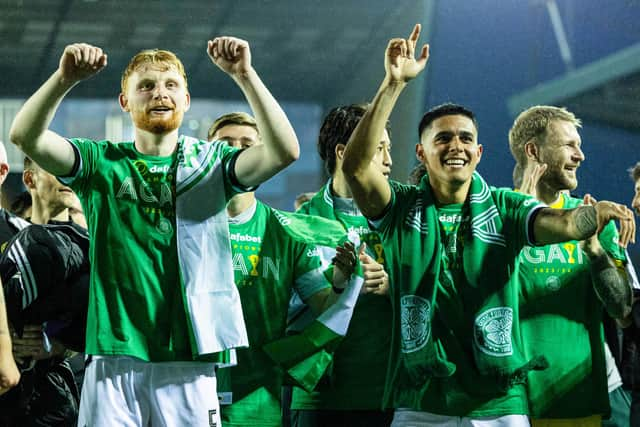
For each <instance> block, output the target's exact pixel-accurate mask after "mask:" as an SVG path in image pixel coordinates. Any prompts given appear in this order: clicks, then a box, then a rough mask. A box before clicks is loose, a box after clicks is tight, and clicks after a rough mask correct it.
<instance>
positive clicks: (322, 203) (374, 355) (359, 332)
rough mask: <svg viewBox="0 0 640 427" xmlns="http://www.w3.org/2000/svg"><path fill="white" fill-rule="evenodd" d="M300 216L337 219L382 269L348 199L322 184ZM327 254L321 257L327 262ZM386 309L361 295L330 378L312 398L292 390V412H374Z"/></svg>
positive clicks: (372, 235)
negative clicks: (358, 239) (360, 242)
mask: <svg viewBox="0 0 640 427" xmlns="http://www.w3.org/2000/svg"><path fill="white" fill-rule="evenodd" d="M298 212H300V213H307V214H311V215H318V216H323V217H325V218H329V219H337V220H338V221H340V222H341V223H342V224H343V225H344V227H345V229H346V230H347V231H349V232H353V231H355V232H357V233H358V235H359V236H360V238H361V241H363V242H366V243H367V247H368V250H369V255H370V256H371V257H372V258H373V259H375V260H376V261H377V262H378V263H380V264H382V265H383V266H384V267H385V270H386V258H385V255H384V251H383V249H382V242H381V240H380V237H379V236H378V234H377V233H376V232H373V231H372V230H370V228H369V224H368V222H367V219H366V218H365V217H364V216H362V214H361V213H360V211H359V210H358V209H357V207H356V206H355V202H354V201H353V200H352V199H341V198H338V197H334V196H333V195H332V193H331V182H329V183H328V184H327V185H325V186H324V187H323V188H322V189H321V190H320V191H319V192H318V193H317V194H316V195H315V196H314V197H313V199H312V200H310V201H309V202H307V203H305V204H304V205H303V206H301V207H300V209H299V210H298ZM332 256H333V254H326V255H325V259H326V260H330V259H331V257H332ZM390 333H391V304H390V302H389V299H388V298H387V297H384V296H380V295H372V294H362V295H360V296H359V297H358V302H357V303H356V307H355V310H354V313H353V317H352V319H351V323H350V324H349V330H348V332H347V335H346V336H345V338H344V340H343V341H342V342H341V343H340V346H339V347H338V349H337V350H336V351H335V353H334V354H333V364H332V367H331V368H330V369H331V371H330V374H329V375H328V376H326V377H325V378H324V379H323V381H322V382H321V383H320V384H319V385H318V387H317V388H316V390H315V391H314V392H312V393H307V392H305V391H303V390H302V389H299V388H294V391H293V399H292V404H291V407H292V409H301V410H305V409H335V410H376V409H380V408H381V407H382V395H383V393H384V384H385V374H386V370H387V364H388V361H389V356H388V355H389V346H390V344H391V334H390Z"/></svg>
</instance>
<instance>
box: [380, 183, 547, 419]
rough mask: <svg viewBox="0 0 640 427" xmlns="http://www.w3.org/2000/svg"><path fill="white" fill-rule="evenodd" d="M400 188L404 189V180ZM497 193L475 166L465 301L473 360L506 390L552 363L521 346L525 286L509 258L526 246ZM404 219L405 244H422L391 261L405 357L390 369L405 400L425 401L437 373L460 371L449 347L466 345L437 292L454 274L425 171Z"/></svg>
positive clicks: (465, 232) (465, 234)
mask: <svg viewBox="0 0 640 427" xmlns="http://www.w3.org/2000/svg"><path fill="white" fill-rule="evenodd" d="M404 188H408V187H406V186H405V187H404ZM396 191H403V190H402V187H399V186H398V187H397V190H396ZM492 195H493V194H492V191H491V189H490V188H489V186H488V185H487V183H486V182H485V181H484V180H483V179H482V177H481V176H480V175H479V174H478V173H476V172H474V174H473V178H472V181H471V186H470V189H469V195H468V197H467V201H466V203H465V206H464V210H465V212H468V214H469V216H470V219H469V221H468V222H467V223H463V224H461V227H460V230H459V231H458V233H459V234H458V236H459V238H462V239H464V240H463V241H464V249H463V270H464V275H465V276H466V279H467V282H468V286H469V287H470V288H471V289H465V290H464V292H465V293H464V295H465V296H464V297H463V298H464V300H463V304H464V312H465V315H466V317H467V319H473V320H471V321H469V322H468V323H467V326H468V327H469V328H473V337H474V342H473V344H472V347H473V352H474V354H473V356H474V361H475V364H476V367H477V369H478V371H479V372H480V374H482V375H486V376H492V377H495V378H496V392H504V391H505V390H506V389H508V388H509V387H512V386H513V385H515V384H517V383H522V382H524V381H525V379H526V373H527V372H528V371H529V370H531V369H541V368H544V367H545V364H544V361H543V360H541V359H535V360H532V361H527V360H525V358H524V356H523V354H522V352H521V345H520V343H519V327H518V299H517V295H518V293H517V289H513V288H514V287H513V286H508V282H509V277H510V273H512V272H511V271H509V270H510V268H509V266H510V265H514V264H515V262H513V263H509V259H515V257H516V255H517V253H518V252H519V249H520V248H512V247H510V246H509V242H507V240H506V239H505V236H504V235H503V234H502V231H503V222H502V218H501V217H500V214H499V212H498V209H497V208H496V206H495V204H494V200H493V197H492ZM404 221H405V224H403V226H404V228H405V229H408V230H410V231H408V232H406V233H403V234H402V239H404V240H403V242H400V244H401V245H402V246H405V245H406V247H407V248H414V249H417V248H420V249H421V250H406V249H405V250H403V251H402V259H401V260H396V262H399V265H397V266H395V267H394V266H392V268H394V269H395V270H396V271H395V273H396V274H395V275H394V276H393V281H394V288H395V289H393V296H392V297H393V302H394V306H395V307H394V308H395V315H396V317H397V316H398V314H400V322H399V323H400V335H399V337H396V344H397V339H399V340H400V347H401V350H402V351H401V358H400V359H401V361H402V363H401V364H399V365H396V366H395V367H392V371H391V373H390V374H391V375H392V378H393V381H394V383H396V384H401V386H400V387H395V388H396V393H397V394H399V395H400V396H404V399H402V400H403V401H405V402H406V401H407V398H409V399H408V400H409V401H413V402H414V407H420V403H419V402H420V401H421V400H422V396H423V395H424V393H425V392H426V390H427V388H428V386H429V384H430V381H431V379H432V378H435V377H449V376H452V375H453V374H454V373H455V372H456V365H455V364H454V363H453V362H452V361H451V360H449V358H448V356H447V351H450V352H455V353H458V354H460V352H462V351H464V350H463V349H464V346H463V343H461V342H456V341H457V340H459V338H457V337H455V336H453V334H452V333H451V330H450V328H448V327H447V326H446V325H450V324H453V323H455V321H456V320H459V319H449V318H448V316H451V315H452V313H447V312H446V311H445V310H441V309H439V304H438V295H439V293H441V292H444V291H445V287H444V285H443V283H442V281H443V280H450V279H449V278H447V277H443V276H444V274H442V273H443V267H442V264H443V251H444V249H445V248H444V245H443V243H442V242H441V236H440V229H439V223H438V218H437V209H436V203H435V199H434V197H433V194H432V191H431V187H430V185H429V178H428V176H426V175H425V177H424V178H423V179H422V181H421V183H420V185H419V194H418V196H417V199H416V201H415V206H414V207H413V209H412V211H411V212H410V214H409V215H408V217H407V218H406V219H405V220H404ZM456 285H457V287H458V288H459V287H460V286H461V284H456ZM396 322H397V321H396ZM425 322H427V323H426V324H427V327H426V328H425V327H424V323H425ZM514 331H515V337H516V339H514ZM445 341H446V343H447V344H446V347H447V348H445V344H444V342H445ZM396 348H397V346H396ZM403 385H406V386H408V387H406V388H405V387H403ZM387 392H389V390H388V391H387ZM387 398H388V396H387Z"/></svg>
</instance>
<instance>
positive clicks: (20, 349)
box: [13, 325, 51, 363]
mask: <svg viewBox="0 0 640 427" xmlns="http://www.w3.org/2000/svg"><path fill="white" fill-rule="evenodd" d="M13 357H14V358H15V359H16V360H17V361H18V362H19V363H24V362H25V361H27V360H42V359H48V358H49V357H51V351H47V349H46V348H45V341H44V333H43V331H42V326H41V325H25V327H24V331H23V332H22V337H18V336H17V335H14V337H13Z"/></svg>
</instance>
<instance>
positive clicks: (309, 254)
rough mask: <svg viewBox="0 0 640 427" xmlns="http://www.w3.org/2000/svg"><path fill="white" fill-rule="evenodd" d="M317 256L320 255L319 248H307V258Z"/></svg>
mask: <svg viewBox="0 0 640 427" xmlns="http://www.w3.org/2000/svg"><path fill="white" fill-rule="evenodd" d="M319 256H320V249H318V248H317V247H316V248H313V249H309V250H307V257H308V258H314V257H319Z"/></svg>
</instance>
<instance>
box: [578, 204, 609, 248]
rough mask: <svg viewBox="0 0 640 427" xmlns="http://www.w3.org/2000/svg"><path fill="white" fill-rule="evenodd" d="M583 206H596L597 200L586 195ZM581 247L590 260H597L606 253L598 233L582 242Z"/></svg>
mask: <svg viewBox="0 0 640 427" xmlns="http://www.w3.org/2000/svg"><path fill="white" fill-rule="evenodd" d="M582 202H583V204H585V205H589V206H595V204H596V203H597V200H596V199H594V198H593V197H591V194H586V195H585V196H584V197H583V199H582ZM580 247H581V248H582V250H583V251H584V252H585V253H586V254H587V256H589V258H595V257H597V256H600V255H602V254H603V253H604V249H603V248H602V245H600V240H598V233H595V234H594V235H593V236H591V237H589V238H588V239H586V240H582V241H581V242H580Z"/></svg>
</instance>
